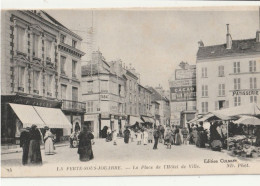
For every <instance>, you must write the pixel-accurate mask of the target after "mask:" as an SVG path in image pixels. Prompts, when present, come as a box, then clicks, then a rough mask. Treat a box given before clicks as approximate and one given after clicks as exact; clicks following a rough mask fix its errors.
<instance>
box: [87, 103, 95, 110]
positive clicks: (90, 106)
mask: <svg viewBox="0 0 260 186" xmlns="http://www.w3.org/2000/svg"><path fill="white" fill-rule="evenodd" d="M93 105H94V104H93V101H87V112H94V108H93Z"/></svg>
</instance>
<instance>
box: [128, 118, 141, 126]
mask: <svg viewBox="0 0 260 186" xmlns="http://www.w3.org/2000/svg"><path fill="white" fill-rule="evenodd" d="M136 122H138V123H143V121H142V120H141V118H139V117H135V116H130V121H129V125H130V126H132V125H134V124H135V123H136Z"/></svg>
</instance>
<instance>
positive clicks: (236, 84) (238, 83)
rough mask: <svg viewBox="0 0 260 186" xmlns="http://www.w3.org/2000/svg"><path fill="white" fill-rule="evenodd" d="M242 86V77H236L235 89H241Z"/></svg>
mask: <svg viewBox="0 0 260 186" xmlns="http://www.w3.org/2000/svg"><path fill="white" fill-rule="evenodd" d="M240 88H241V87H240V78H235V79H234V89H235V90H239V89H240Z"/></svg>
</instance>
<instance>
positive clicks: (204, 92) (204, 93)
mask: <svg viewBox="0 0 260 186" xmlns="http://www.w3.org/2000/svg"><path fill="white" fill-rule="evenodd" d="M202 97H208V85H202Z"/></svg>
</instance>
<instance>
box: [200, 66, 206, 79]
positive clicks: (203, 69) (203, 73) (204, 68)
mask: <svg viewBox="0 0 260 186" xmlns="http://www.w3.org/2000/svg"><path fill="white" fill-rule="evenodd" d="M201 75H202V77H203V78H206V77H208V70H207V68H206V67H203V68H202V74H201Z"/></svg>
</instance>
